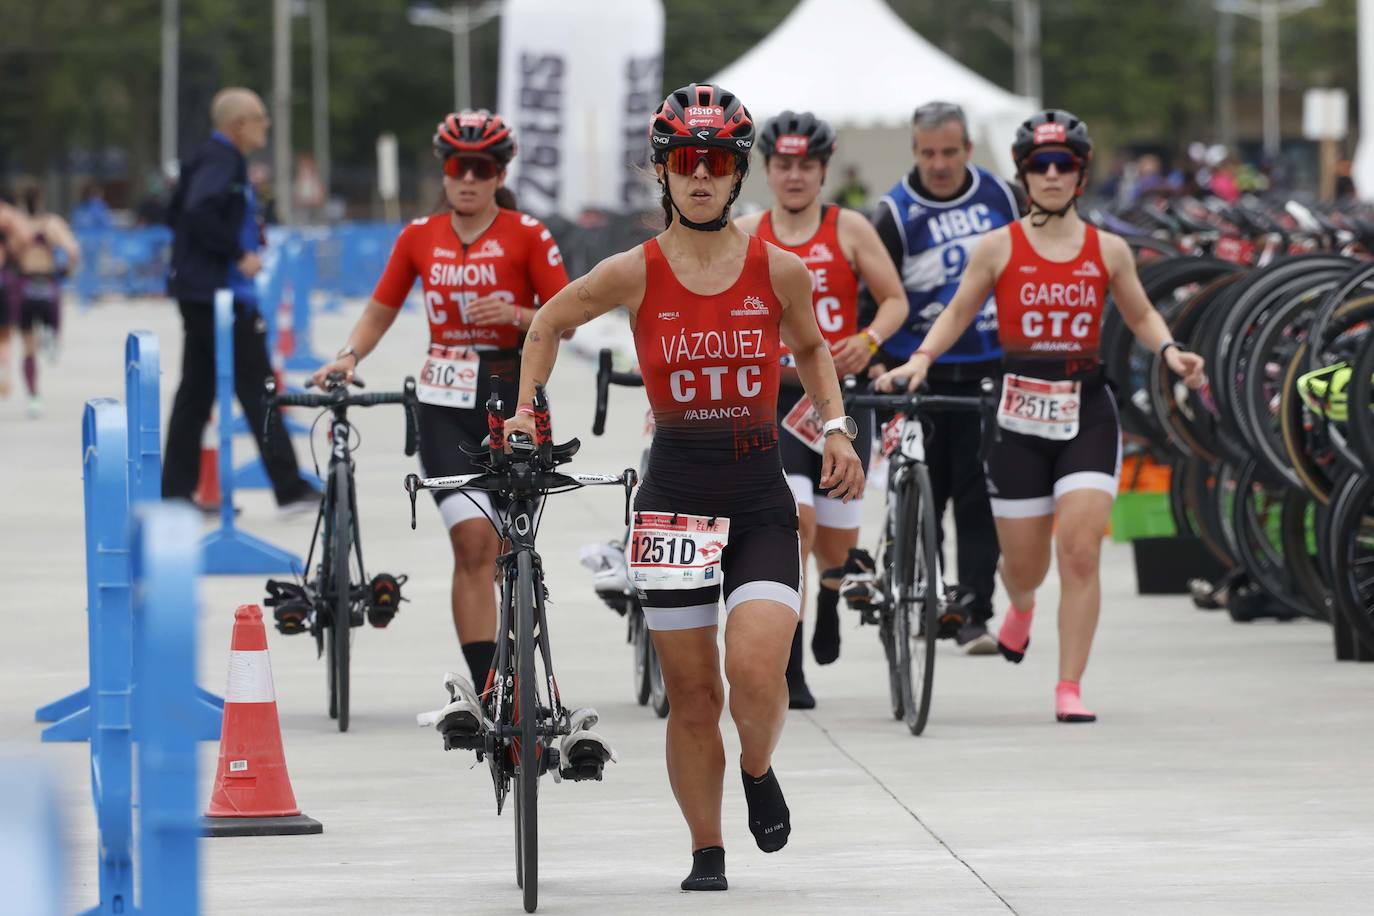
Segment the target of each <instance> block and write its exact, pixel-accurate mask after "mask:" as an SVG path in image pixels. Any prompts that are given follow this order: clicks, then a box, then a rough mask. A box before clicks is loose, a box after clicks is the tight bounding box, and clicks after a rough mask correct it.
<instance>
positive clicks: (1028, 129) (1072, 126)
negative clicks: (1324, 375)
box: [1011, 108, 1093, 171]
mask: <svg viewBox="0 0 1374 916" xmlns="http://www.w3.org/2000/svg"><path fill="white" fill-rule="evenodd" d="M1042 146H1067V147H1068V148H1069V149H1071V150H1073V152H1074V154H1075V155H1077V156H1078V157H1079V158H1080V159H1082V160H1083V165H1084V167H1085V168H1084V171H1086V170H1087V169H1086V167H1087V165H1088V164H1089V163H1091V162H1092V158H1093V141H1092V139H1091V138H1090V137H1089V136H1088V125H1087V123H1086V122H1084V121H1083V120H1081V119H1080V118H1078V117H1077V116H1075V115H1073V114H1071V113H1070V112H1067V111H1064V110H1063V109H1062V108H1047V109H1045V110H1044V111H1042V112H1040V113H1039V114H1037V115H1035V116H1034V117H1031V118H1027V119H1026V120H1025V121H1023V122H1022V123H1021V126H1020V127H1018V128H1016V139H1015V140H1013V141H1012V144H1011V160H1012V162H1014V163H1016V167H1017V169H1020V167H1021V163H1022V162H1024V161H1025V159H1026V157H1027V156H1029V155H1030V154H1031V153H1033V152H1035V151H1036V150H1037V149H1039V148H1041V147H1042Z"/></svg>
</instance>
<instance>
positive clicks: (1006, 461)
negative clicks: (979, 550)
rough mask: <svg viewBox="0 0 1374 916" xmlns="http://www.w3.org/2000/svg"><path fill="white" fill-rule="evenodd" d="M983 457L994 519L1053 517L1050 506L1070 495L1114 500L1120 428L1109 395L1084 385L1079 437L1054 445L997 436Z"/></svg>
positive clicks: (1030, 438) (1104, 389)
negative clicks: (1086, 493)
mask: <svg viewBox="0 0 1374 916" xmlns="http://www.w3.org/2000/svg"><path fill="white" fill-rule="evenodd" d="M1001 434H1002V436H1001V439H1000V440H999V441H997V442H996V443H994V444H993V446H992V449H991V451H990V452H989V453H988V460H987V463H986V465H985V468H984V470H985V473H986V476H987V481H988V496H989V502H991V504H992V514H993V515H994V516H995V517H997V518H1035V517H1039V516H1045V515H1053V514H1054V507H1055V501H1056V500H1058V499H1059V498H1060V497H1062V496H1063V495H1064V494H1065V493H1068V492H1071V491H1073V490H1101V491H1102V492H1104V493H1108V494H1110V495H1111V496H1112V497H1113V498H1115V497H1116V491H1117V485H1118V483H1119V481H1120V479H1121V422H1120V420H1119V419H1118V418H1117V413H1116V402H1115V400H1114V399H1113V397H1112V390H1111V388H1109V387H1108V386H1107V385H1105V384H1101V383H1096V384H1091V385H1088V384H1085V385H1084V388H1083V403H1082V407H1081V409H1080V411H1079V426H1078V435H1077V436H1075V437H1074V438H1072V439H1067V440H1063V441H1056V440H1051V439H1042V438H1040V437H1038V436H1028V435H1025V434H1023V433H1016V432H1011V431H1010V430H1005V429H1004V430H1001Z"/></svg>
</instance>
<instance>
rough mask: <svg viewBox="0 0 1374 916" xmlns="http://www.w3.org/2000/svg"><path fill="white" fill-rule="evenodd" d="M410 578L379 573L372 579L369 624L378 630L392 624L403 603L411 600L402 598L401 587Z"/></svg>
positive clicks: (369, 588)
mask: <svg viewBox="0 0 1374 916" xmlns="http://www.w3.org/2000/svg"><path fill="white" fill-rule="evenodd" d="M409 578H410V577H409V576H406V575H404V574H402V575H400V576H393V575H391V574H390V573H377V575H375V576H373V577H372V581H371V582H370V583H368V587H367V622H368V623H370V624H372V625H373V626H374V627H378V628H381V627H384V626H386V625H387V624H389V623H391V618H393V617H395V616H396V612H397V611H399V610H400V609H401V602H402V601H408V600H410V599H408V598H402V597H401V586H402V585H405V584H406V581H407V580H408V579H409Z"/></svg>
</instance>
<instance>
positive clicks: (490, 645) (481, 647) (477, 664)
mask: <svg viewBox="0 0 1374 916" xmlns="http://www.w3.org/2000/svg"><path fill="white" fill-rule="evenodd" d="M495 657H496V643H494V642H465V643H463V658H465V659H467V660H468V670H469V671H471V672H472V687H473V689H474V690H476V691H477V692H478V693H479V694H480V693H481V692H482V691H483V690H485V689H486V687H487V672H488V671H490V670H491V660H492V659H493V658H495Z"/></svg>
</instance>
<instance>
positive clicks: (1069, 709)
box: [1054, 681, 1097, 722]
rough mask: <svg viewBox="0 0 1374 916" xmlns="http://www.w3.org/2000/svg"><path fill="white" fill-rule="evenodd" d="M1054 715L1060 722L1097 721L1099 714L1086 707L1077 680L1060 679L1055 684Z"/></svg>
mask: <svg viewBox="0 0 1374 916" xmlns="http://www.w3.org/2000/svg"><path fill="white" fill-rule="evenodd" d="M1054 717H1055V718H1056V719H1058V720H1059V721H1060V722H1096V721H1097V716H1095V715H1094V714H1092V713H1090V712H1088V710H1087V709H1086V708H1084V706H1083V698H1082V696H1080V695H1079V688H1078V682H1077V681H1060V682H1059V683H1058V684H1055V685H1054Z"/></svg>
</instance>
